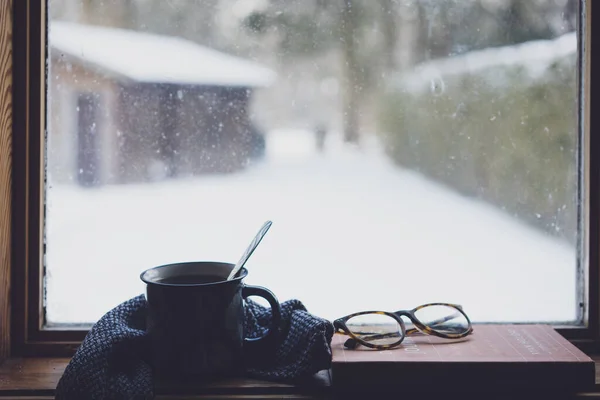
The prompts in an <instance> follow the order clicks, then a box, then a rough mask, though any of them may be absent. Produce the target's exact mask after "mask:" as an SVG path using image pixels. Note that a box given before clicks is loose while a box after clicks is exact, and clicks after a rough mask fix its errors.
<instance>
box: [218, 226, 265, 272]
mask: <svg viewBox="0 0 600 400" xmlns="http://www.w3.org/2000/svg"><path fill="white" fill-rule="evenodd" d="M272 224H273V223H272V222H271V221H267V222H265V223H264V225H263V226H262V227H261V228H260V230H259V231H258V233H257V234H256V236H254V239H252V242H251V243H250V246H248V248H247V249H246V251H245V252H244V254H243V255H242V258H240V260H239V261H238V262H237V264H235V267H233V269H232V270H231V272H230V273H229V276H228V277H227V280H228V281H230V280H232V279H233V278H235V276H236V275H237V274H238V272H240V270H241V269H242V267H243V266H244V264H246V261H248V259H249V258H250V256H251V255H252V253H254V250H255V249H256V247H257V246H258V244H259V243H260V241H261V240H262V238H263V237H264V236H265V234H266V233H267V231H268V230H269V228H270V227H271V225H272Z"/></svg>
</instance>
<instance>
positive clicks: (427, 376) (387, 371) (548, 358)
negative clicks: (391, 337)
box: [332, 324, 595, 388]
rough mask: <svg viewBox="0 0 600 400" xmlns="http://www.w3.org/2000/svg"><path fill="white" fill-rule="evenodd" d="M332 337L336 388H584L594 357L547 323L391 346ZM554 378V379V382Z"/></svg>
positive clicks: (423, 338)
mask: <svg viewBox="0 0 600 400" xmlns="http://www.w3.org/2000/svg"><path fill="white" fill-rule="evenodd" d="M347 338H348V337H347V336H345V335H340V334H335V335H334V337H333V340H332V352H333V360H332V384H333V385H334V386H338V385H341V386H348V385H350V386H353V385H374V384H377V385H378V384H383V385H386V384H390V385H391V384H402V385H412V384H414V385H421V384H423V383H424V382H428V381H437V382H442V381H443V382H448V383H450V382H454V383H459V382H461V381H465V382H467V381H470V382H471V384H472V383H473V382H474V381H478V382H479V383H481V384H482V385H483V384H486V385H494V384H497V385H510V386H529V387H533V386H536V385H541V384H542V383H546V384H548V383H549V384H550V385H552V386H555V387H558V388H560V387H564V388H584V387H587V386H593V385H594V376H595V364H594V361H593V360H592V359H591V358H590V357H588V356H587V355H586V354H584V353H583V352H582V351H580V350H579V349H578V348H577V347H575V346H574V345H572V344H571V343H570V342H569V341H567V340H566V339H564V338H563V337H562V336H561V335H560V334H558V333H557V332H556V331H555V330H554V329H553V328H552V327H551V326H548V325H512V324H511V325H475V326H474V331H473V334H472V335H469V336H468V337H467V338H464V339H460V340H448V339H441V338H438V337H435V336H426V335H414V336H411V337H407V338H405V340H404V342H403V343H402V344H401V346H399V347H397V348H394V349H391V350H373V349H369V348H367V347H364V346H358V347H357V348H356V349H354V350H350V349H346V348H344V346H343V344H344V342H345V340H346V339H347ZM553 379H555V381H553Z"/></svg>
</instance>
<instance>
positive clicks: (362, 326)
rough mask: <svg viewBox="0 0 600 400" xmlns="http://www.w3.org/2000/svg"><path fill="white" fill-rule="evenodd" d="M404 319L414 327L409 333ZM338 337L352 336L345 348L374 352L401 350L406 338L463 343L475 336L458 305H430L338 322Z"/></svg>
mask: <svg viewBox="0 0 600 400" xmlns="http://www.w3.org/2000/svg"><path fill="white" fill-rule="evenodd" d="M402 317H407V318H408V319H409V320H410V321H411V322H412V325H413V327H411V328H409V329H406V327H405V325H404V321H403V320H402ZM333 326H334V328H335V329H336V331H337V332H338V333H342V334H345V335H349V336H350V338H349V339H348V340H346V342H345V343H344V346H345V347H346V348H349V349H354V348H356V346H358V344H362V345H363V346H366V347H370V348H373V349H389V348H392V347H395V346H398V345H399V344H400V343H402V341H403V340H404V338H405V337H406V336H409V335H412V334H415V333H423V334H425V335H433V336H438V337H441V338H445V339H460V338H463V337H465V336H467V335H469V334H470V333H472V332H473V327H472V326H471V321H470V320H469V317H467V314H465V312H464V311H463V310H462V307H461V306H460V305H457V304H448V303H429V304H423V305H422V306H418V307H416V308H413V309H412V310H401V311H396V312H393V313H391V312H386V311H362V312H358V313H354V314H350V315H347V316H345V317H343V318H338V319H336V320H335V321H334V322H333Z"/></svg>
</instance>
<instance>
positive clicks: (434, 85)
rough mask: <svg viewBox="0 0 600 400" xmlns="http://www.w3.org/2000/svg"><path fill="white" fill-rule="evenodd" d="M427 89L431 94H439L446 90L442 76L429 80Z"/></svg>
mask: <svg viewBox="0 0 600 400" xmlns="http://www.w3.org/2000/svg"><path fill="white" fill-rule="evenodd" d="M429 89H430V90H431V94H433V95H435V96H439V95H441V94H442V93H444V91H445V90H446V84H445V83H444V81H443V79H442V77H437V78H433V79H432V80H431V81H430V82H429Z"/></svg>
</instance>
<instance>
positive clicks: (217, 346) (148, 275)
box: [140, 261, 281, 379]
mask: <svg viewBox="0 0 600 400" xmlns="http://www.w3.org/2000/svg"><path fill="white" fill-rule="evenodd" d="M233 266H234V265H233V264H230V263H221V262H205V261H199V262H185V263H177V264H167V265H161V266H158V267H155V268H151V269H148V270H146V271H144V272H143V273H142V274H141V275H140V278H141V279H142V281H144V282H145V283H146V300H147V302H148V312H147V318H146V323H147V324H146V329H147V332H148V337H149V340H150V347H151V357H150V359H151V364H152V367H153V370H154V373H155V374H156V375H157V376H158V377H162V378H166V379H169V378H177V379H185V378H205V379H213V378H216V377H225V376H236V375H239V374H241V373H242V372H243V368H244V365H245V360H244V353H245V352H247V350H249V348H250V347H254V346H264V347H265V348H269V345H270V344H273V343H274V341H275V340H276V336H277V333H278V329H279V325H280V320H281V310H280V305H279V302H278V301H277V298H276V297H275V295H274V294H273V293H272V292H271V291H270V290H268V289H266V288H263V287H260V286H250V285H246V284H244V283H243V279H244V278H245V277H246V275H247V274H248V271H247V270H246V269H245V268H242V270H241V271H240V273H239V274H238V276H237V277H236V278H234V279H232V280H230V281H227V280H226V279H227V276H228V275H229V273H230V272H231V270H232V269H233ZM248 296H260V297H264V298H265V299H266V300H267V301H268V302H269V304H270V305H271V310H272V316H273V317H272V320H271V324H270V327H269V329H268V331H267V332H266V333H265V334H264V335H263V336H261V337H256V338H247V337H244V301H243V300H244V299H245V298H246V297H248ZM271 348H272V347H271ZM254 350H256V349H254ZM265 355H266V354H265Z"/></svg>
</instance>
